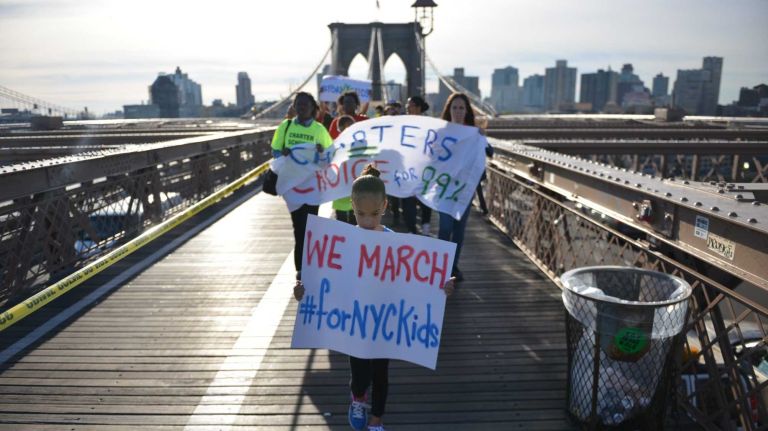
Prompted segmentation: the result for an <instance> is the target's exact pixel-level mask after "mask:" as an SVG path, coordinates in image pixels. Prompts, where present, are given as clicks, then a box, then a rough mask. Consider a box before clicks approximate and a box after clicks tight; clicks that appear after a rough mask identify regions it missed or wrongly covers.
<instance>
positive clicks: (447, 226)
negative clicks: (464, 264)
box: [437, 205, 471, 274]
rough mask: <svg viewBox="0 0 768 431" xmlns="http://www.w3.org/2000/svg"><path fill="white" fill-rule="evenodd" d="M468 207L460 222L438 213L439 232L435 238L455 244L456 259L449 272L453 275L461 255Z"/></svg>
mask: <svg viewBox="0 0 768 431" xmlns="http://www.w3.org/2000/svg"><path fill="white" fill-rule="evenodd" d="M470 207H471V205H469V206H467V209H465V210H464V214H462V215H461V219H460V220H456V219H455V218H453V217H452V216H450V215H448V214H445V213H440V230H438V232H437V237H438V238H440V239H442V240H446V241H451V242H454V243H456V257H455V258H454V259H453V270H452V271H451V272H452V273H454V274H455V273H456V270H457V269H458V267H459V255H461V246H462V245H463V244H464V230H465V229H466V228H467V220H468V219H469V208H470Z"/></svg>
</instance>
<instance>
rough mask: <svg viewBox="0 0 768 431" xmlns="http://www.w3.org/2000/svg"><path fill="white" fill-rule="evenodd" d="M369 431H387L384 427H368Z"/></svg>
mask: <svg viewBox="0 0 768 431" xmlns="http://www.w3.org/2000/svg"><path fill="white" fill-rule="evenodd" d="M368 431H387V430H385V429H384V425H368Z"/></svg>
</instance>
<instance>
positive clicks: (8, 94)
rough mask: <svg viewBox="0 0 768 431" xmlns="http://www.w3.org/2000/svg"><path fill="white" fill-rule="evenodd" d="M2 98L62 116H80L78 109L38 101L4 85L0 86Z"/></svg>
mask: <svg viewBox="0 0 768 431" xmlns="http://www.w3.org/2000/svg"><path fill="white" fill-rule="evenodd" d="M0 97H4V98H7V99H9V100H13V101H15V102H20V103H22V104H27V105H32V106H35V105H36V106H38V107H41V108H45V109H50V110H51V111H53V112H61V113H62V114H66V115H72V116H75V117H76V116H78V115H80V112H78V111H77V110H76V109H71V108H66V107H64V106H59V105H56V104H53V103H49V102H46V101H45V100H42V99H38V98H36V97H32V96H27V95H26V94H23V93H19V92H18V91H14V90H11V89H10V88H8V87H4V86H2V85H0Z"/></svg>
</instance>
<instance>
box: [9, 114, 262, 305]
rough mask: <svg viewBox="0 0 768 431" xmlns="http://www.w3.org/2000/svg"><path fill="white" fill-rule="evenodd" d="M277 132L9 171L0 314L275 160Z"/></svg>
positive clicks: (57, 161) (161, 146) (117, 151)
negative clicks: (274, 135) (271, 145)
mask: <svg viewBox="0 0 768 431" xmlns="http://www.w3.org/2000/svg"><path fill="white" fill-rule="evenodd" d="M272 131H273V128H262V129H254V130H248V131H239V132H231V133H219V134H214V135H208V136H200V137H194V138H188V139H179V140H175V141H168V142H162V143H158V144H147V145H142V146H138V147H135V148H122V149H111V150H105V151H102V152H100V153H98V154H81V155H75V156H70V157H62V158H56V159H48V160H45V161H40V162H32V163H24V164H19V165H14V166H6V167H3V168H2V170H0V307H2V308H4V309H5V308H9V307H10V306H12V305H14V304H15V303H17V302H19V301H21V300H23V299H25V298H27V297H29V296H31V295H32V294H34V293H36V292H38V291H40V290H41V289H43V288H44V287H46V286H47V285H49V284H51V283H53V282H55V281H57V280H59V279H61V278H63V277H65V276H66V275H68V274H70V273H72V272H73V271H75V270H76V269H78V268H80V267H82V266H83V265H85V264H87V263H88V262H91V261H93V260H95V259H96V258H98V257H99V256H101V255H103V254H104V253H106V252H108V251H109V250H110V249H112V248H114V247H115V246H117V245H120V244H123V243H125V242H126V241H128V240H130V239H131V238H134V237H136V236H137V235H138V234H139V233H141V232H142V231H143V230H145V229H146V228H148V227H149V226H152V225H154V224H157V223H159V222H161V221H163V220H166V219H167V218H169V217H170V216H172V215H174V214H176V213H178V212H180V211H181V210H183V209H184V208H187V207H189V206H191V205H192V204H194V203H195V202H197V201H199V200H201V199H203V198H204V197H206V196H208V195H210V194H211V193H213V192H214V191H216V190H218V189H220V188H221V187H224V186H226V185H227V184H228V183H230V182H232V181H234V180H235V179H237V178H239V177H241V176H242V175H243V174H244V173H246V172H248V171H250V170H251V169H253V168H255V167H256V166H258V165H259V164H261V163H263V162H265V161H267V160H268V159H269V158H271V151H270V149H269V142H270V140H271V138H272Z"/></svg>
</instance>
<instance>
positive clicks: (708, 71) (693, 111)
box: [672, 57, 723, 115]
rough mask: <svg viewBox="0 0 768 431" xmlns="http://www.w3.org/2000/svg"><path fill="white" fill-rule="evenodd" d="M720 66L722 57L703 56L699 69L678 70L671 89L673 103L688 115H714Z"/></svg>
mask: <svg viewBox="0 0 768 431" xmlns="http://www.w3.org/2000/svg"><path fill="white" fill-rule="evenodd" d="M722 67H723V58H722V57H704V61H703V67H702V68H701V69H689V70H678V71H677V79H676V80H675V85H674V88H673V90H672V100H673V103H674V105H675V106H677V107H679V108H683V109H684V110H685V112H686V113H688V114H689V115H715V114H716V113H717V103H718V100H719V97H720V76H721V73H722Z"/></svg>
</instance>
